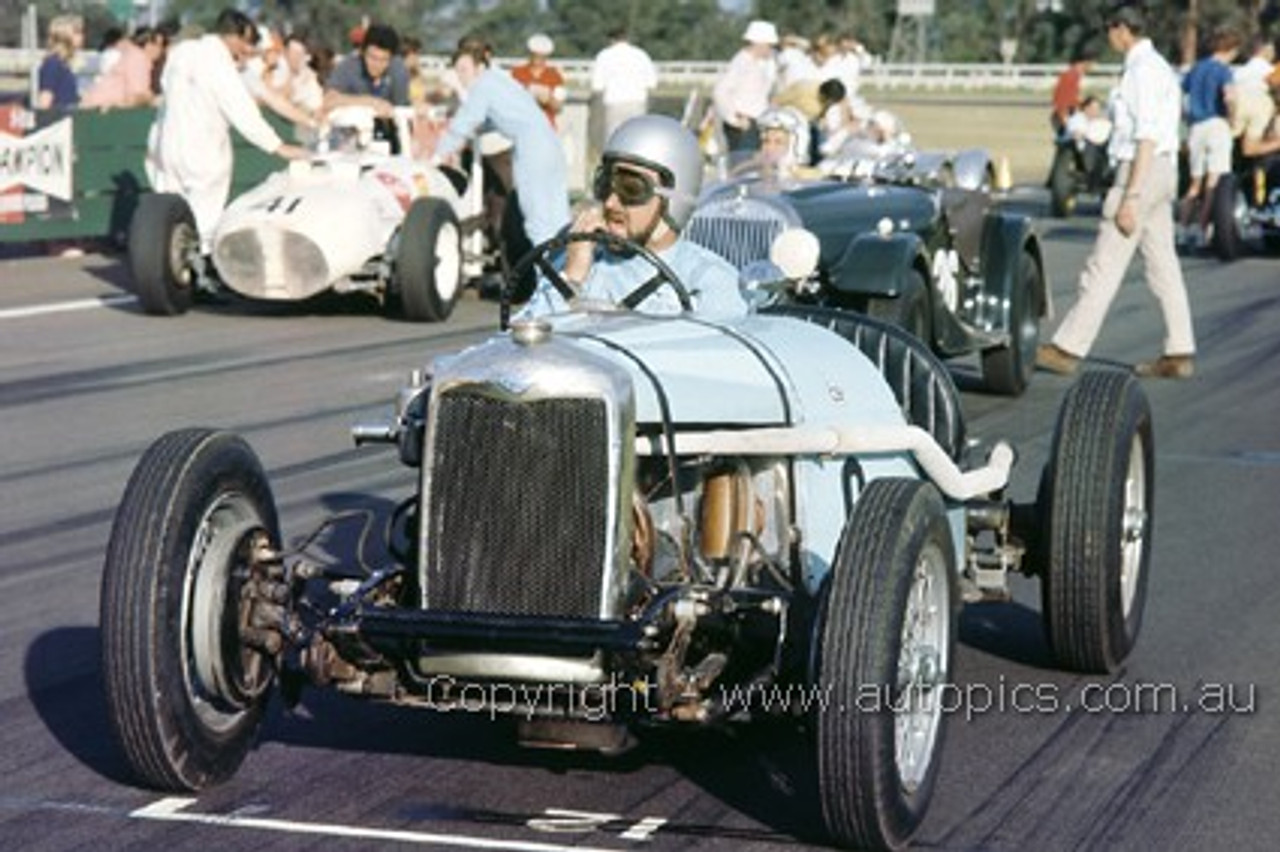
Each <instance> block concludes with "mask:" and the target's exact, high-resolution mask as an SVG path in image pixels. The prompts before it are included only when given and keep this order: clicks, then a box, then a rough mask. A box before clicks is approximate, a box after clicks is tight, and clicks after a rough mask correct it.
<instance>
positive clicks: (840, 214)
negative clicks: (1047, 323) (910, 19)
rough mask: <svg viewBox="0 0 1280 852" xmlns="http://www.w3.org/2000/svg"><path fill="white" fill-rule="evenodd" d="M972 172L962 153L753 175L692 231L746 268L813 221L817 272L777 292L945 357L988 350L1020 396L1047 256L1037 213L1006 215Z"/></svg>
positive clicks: (713, 201) (706, 196) (709, 194)
mask: <svg viewBox="0 0 1280 852" xmlns="http://www.w3.org/2000/svg"><path fill="white" fill-rule="evenodd" d="M969 171H974V164H973V163H972V162H965V161H964V160H963V159H962V158H961V157H957V158H955V159H954V160H950V159H948V160H939V161H929V160H927V159H926V157H923V156H922V157H920V158H919V159H915V158H913V157H908V158H903V159H902V160H900V161H899V162H897V163H890V164H881V166H880V167H878V168H876V169H874V170H871V171H870V174H868V175H861V176H859V178H858V179H857V180H842V179H839V178H835V177H824V178H819V179H816V180H812V179H810V180H803V179H792V178H782V179H779V178H777V177H776V176H770V175H768V174H763V173H755V174H750V175H748V176H746V177H742V178H738V179H735V180H729V181H725V182H721V183H718V184H715V185H712V186H710V187H708V188H707V190H705V191H704V193H703V196H702V198H701V200H700V202H699V206H698V209H697V211H696V212H695V213H694V216H693V219H692V221H691V222H690V224H689V231H688V234H689V236H690V238H691V239H693V240H694V241H695V242H698V243H700V244H702V245H704V246H707V247H708V248H711V249H713V250H715V251H717V252H719V253H720V254H721V255H723V256H724V257H725V258H727V259H728V260H729V261H730V262H732V263H733V264H734V265H736V266H737V267H738V268H739V269H742V270H744V271H747V270H749V267H751V265H752V264H753V263H757V262H760V261H764V260H766V259H767V258H769V251H770V247H771V246H772V244H773V240H774V238H775V237H776V236H777V235H778V234H779V233H781V232H782V231H784V230H787V229H789V228H797V227H800V228H804V229H806V230H808V231H810V232H812V233H813V234H814V235H816V236H817V238H818V242H819V246H820V254H819V259H818V266H817V270H816V272H815V273H814V274H813V275H812V276H811V278H810V279H808V280H806V281H804V282H800V283H799V285H798V286H795V287H792V288H790V289H789V290H788V291H787V292H786V293H783V294H775V296H776V297H777V298H781V300H783V301H794V302H800V303H810V304H819V305H825V306H828V307H835V308H841V309H849V310H854V311H859V312H862V313H866V314H870V315H872V316H875V317H878V318H880V319H885V320H888V321H890V322H892V323H894V324H895V325H899V326H901V327H903V328H905V329H907V330H908V331H911V332H912V333H914V334H915V335H916V336H917V337H919V338H921V339H922V340H925V341H927V342H928V343H929V346H930V347H931V348H932V349H933V351H934V352H935V353H937V354H938V355H940V356H942V357H944V358H951V357H955V356H960V355H966V354H969V353H973V352H977V353H980V356H981V364H982V380H983V384H984V385H985V386H986V387H987V388H988V389H989V390H992V391H994V392H997V393H1002V394H1008V395H1011V396H1016V395H1018V394H1021V393H1022V391H1023V390H1024V389H1025V388H1026V385H1027V382H1028V381H1029V380H1030V378H1031V374H1032V372H1033V370H1034V368H1035V363H1034V362H1035V351H1036V346H1037V345H1038V343H1039V338H1040V320H1041V318H1043V317H1044V316H1045V315H1046V314H1047V312H1048V308H1049V293H1048V290H1047V288H1046V286H1045V274H1044V258H1043V254H1042V252H1041V249H1040V241H1039V238H1038V237H1037V235H1036V233H1035V230H1034V228H1033V226H1032V223H1031V220H1030V219H1028V218H1027V217H1025V216H1022V215H1017V214H1014V213H1010V212H1008V211H1004V210H1001V209H1000V207H999V206H998V205H997V204H996V202H995V200H994V199H993V198H992V195H991V192H990V188H989V182H988V181H985V180H982V179H981V177H980V176H979V177H978V178H977V179H967V180H966V179H963V177H962V175H964V174H965V173H966V172H969ZM978 171H979V172H984V171H985V170H983V169H978ZM746 277H747V278H751V277H752V276H751V275H750V273H749V272H747V274H746Z"/></svg>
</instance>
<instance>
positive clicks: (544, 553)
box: [418, 338, 635, 619]
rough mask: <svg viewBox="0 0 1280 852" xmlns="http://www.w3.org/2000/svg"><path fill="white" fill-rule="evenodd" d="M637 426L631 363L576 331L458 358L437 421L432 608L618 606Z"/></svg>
mask: <svg viewBox="0 0 1280 852" xmlns="http://www.w3.org/2000/svg"><path fill="white" fill-rule="evenodd" d="M634 434H635V401H634V396H633V393H632V390H631V384H630V376H629V374H628V373H627V372H626V371H625V370H623V369H622V368H621V367H619V366H617V365H616V364H614V363H612V362H610V361H608V360H607V359H605V358H603V357H601V356H598V355H595V354H593V353H591V352H589V351H586V350H584V349H583V348H581V347H578V346H574V345H572V344H570V343H568V342H567V341H562V340H557V339H555V338H552V339H550V340H548V341H545V342H539V343H536V344H532V345H521V344H519V343H516V342H514V341H513V340H512V339H510V338H506V339H502V340H495V341H490V342H489V343H486V344H484V345H482V346H479V347H475V348H473V349H471V350H468V351H467V352H464V353H463V354H462V355H460V356H458V357H457V358H456V359H452V360H451V361H449V362H447V364H446V366H445V367H444V368H443V369H441V370H440V371H438V372H437V373H436V376H435V377H434V381H433V384H432V398H431V401H430V403H429V410H428V417H427V426H426V438H425V441H426V443H425V453H424V463H423V466H422V490H421V496H422V501H423V506H422V522H421V523H422V528H421V535H420V536H419V563H418V564H419V566H420V569H419V570H420V578H419V579H420V583H421V589H422V605H423V606H424V607H425V608H428V609H435V610H444V611H458V612H475V613H484V614H491V615H499V616H502V615H510V616H565V617H584V618H602V619H610V618H617V617H619V616H620V611H621V608H622V594H623V589H624V586H625V581H626V574H627V568H628V565H629V558H630V556H629V554H630V544H631V529H630V528H631V513H630V511H629V507H630V502H629V501H630V494H631V490H632V487H633V486H632V483H633V481H634V469H635V458H634V443H635V439H634ZM622 495H627V499H626V503H625V506H626V511H624V501H623V497H622Z"/></svg>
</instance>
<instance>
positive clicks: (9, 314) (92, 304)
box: [0, 295, 138, 320]
mask: <svg viewBox="0 0 1280 852" xmlns="http://www.w3.org/2000/svg"><path fill="white" fill-rule="evenodd" d="M136 301H138V297H137V296H130V295H121V296H99V297H98V298H96V299H76V300H75V301H71V302H48V303H46V304H43V305H28V306H27V307H25V308H7V309H5V310H2V311H0V320H6V319H23V318H26V317H38V316H42V315H44V314H60V313H64V312H66V311H86V310H89V309H91V308H106V307H109V306H111V305H127V304H130V303H131V302H136Z"/></svg>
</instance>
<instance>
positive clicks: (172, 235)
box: [129, 193, 200, 316]
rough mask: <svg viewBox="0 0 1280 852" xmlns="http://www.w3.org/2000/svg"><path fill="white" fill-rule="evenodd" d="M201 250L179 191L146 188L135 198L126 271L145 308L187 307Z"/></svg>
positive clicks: (170, 310)
mask: <svg viewBox="0 0 1280 852" xmlns="http://www.w3.org/2000/svg"><path fill="white" fill-rule="evenodd" d="M199 252H200V234H199V232H198V231H197V230H196V219H195V215H194V214H193V213H192V212H191V207H190V206H189V205H188V204H187V202H186V200H185V199H184V198H183V197H182V196H180V195H174V194H171V193H148V194H146V195H143V196H141V197H140V198H139V199H138V208H137V210H135V211H134V213H133V219H132V220H131V221H130V222H129V272H130V274H131V276H132V278H133V289H134V292H135V293H136V294H137V296H138V301H140V302H141V303H142V308H143V310H145V311H146V312H147V313H149V314H157V315H161V316H174V315H177V314H184V313H186V312H187V310H188V309H189V308H190V307H191V302H192V297H193V292H194V290H195V282H196V274H195V269H194V264H195V262H196V261H197V260H198V258H199Z"/></svg>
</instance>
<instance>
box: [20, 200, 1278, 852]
mask: <svg viewBox="0 0 1280 852" xmlns="http://www.w3.org/2000/svg"><path fill="white" fill-rule="evenodd" d="M1094 227H1095V220H1093V219H1091V218H1089V217H1079V218H1076V219H1072V220H1068V221H1065V222H1056V221H1048V220H1045V221H1041V222H1040V228H1041V232H1042V234H1043V236H1044V238H1045V244H1046V247H1047V255H1048V264H1049V271H1050V278H1051V283H1052V287H1053V291H1054V295H1055V299H1056V300H1057V301H1058V302H1059V304H1065V303H1066V302H1067V301H1069V300H1070V297H1071V292H1072V288H1073V286H1074V282H1075V277H1076V274H1077V272H1078V270H1079V268H1080V265H1081V263H1082V261H1083V258H1084V255H1085V252H1086V251H1087V249H1088V247H1089V244H1090V241H1091V239H1092V236H1093V229H1094ZM1184 270H1185V272H1186V274H1187V276H1188V281H1189V286H1190V290H1191V297H1192V303H1193V306H1194V311H1195V318H1196V326H1197V331H1198V334H1199V342H1200V346H1201V357H1200V359H1199V361H1198V364H1197V374H1196V376H1195V378H1194V379H1192V380H1190V381H1185V382H1167V381H1166V382H1159V381H1153V382H1151V383H1149V384H1148V385H1147V389H1148V391H1149V394H1150V398H1151V403H1152V406H1153V409H1154V418H1155V427H1156V443H1157V486H1156V501H1155V503H1156V508H1155V511H1156V518H1155V531H1154V553H1153V560H1152V568H1151V570H1152V574H1151V584H1150V589H1149V598H1148V605H1147V613H1146V623H1145V626H1144V630H1143V634H1142V636H1141V638H1140V640H1139V644H1138V647H1137V649H1136V651H1135V653H1134V654H1133V655H1132V657H1131V658H1130V659H1129V661H1128V664H1127V665H1126V667H1125V669H1124V670H1123V671H1122V672H1121V673H1120V674H1119V675H1118V676H1116V677H1114V678H1112V679H1106V678H1089V677H1080V676H1076V675H1072V674H1067V673H1064V672H1061V671H1058V670H1056V669H1055V668H1054V666H1053V663H1052V660H1051V659H1050V657H1049V654H1048V650H1047V647H1046V645H1045V642H1044V640H1043V638H1042V636H1041V632H1040V630H1041V628H1040V618H1039V603H1038V601H1039V590H1038V584H1037V582H1036V581H1034V580H1020V581H1019V582H1018V583H1017V586H1016V595H1015V600H1014V602H1012V603H1007V604H986V605H981V606H971V607H969V608H968V609H966V610H965V614H964V618H963V622H962V629H961V649H960V653H959V656H958V670H957V672H956V674H957V682H958V684H960V685H961V686H962V687H963V688H966V689H968V690H969V693H968V697H969V702H968V705H967V706H968V710H967V711H957V712H956V713H955V714H953V716H952V718H951V725H950V730H949V735H948V739H947V742H946V745H945V750H944V757H943V768H942V774H941V780H940V785H939V787H938V789H937V791H936V795H935V797H934V800H933V804H932V808H931V810H930V812H929V815H928V818H927V820H926V821H925V823H924V826H923V828H922V830H921V831H920V832H919V834H918V836H917V839H916V842H917V845H918V847H919V848H933V849H955V850H961V849H987V850H1029V849H1036V850H1056V849H1081V848H1098V849H1108V848H1120V849H1160V850H1179V849H1186V850H1192V849H1195V850H1200V849H1205V848H1210V849H1237V850H1245V849H1260V850H1261V849H1274V848H1276V847H1277V845H1278V844H1280V784H1277V781H1276V777H1277V770H1276V766H1277V763H1278V762H1280V714H1278V713H1277V709H1276V708H1277V703H1276V700H1277V695H1280V666H1278V665H1277V660H1280V630H1278V629H1277V626H1276V625H1277V623H1278V621H1280V618H1278V616H1280V583H1278V582H1277V577H1280V564H1278V562H1280V559H1278V557H1277V553H1278V552H1280V523H1277V522H1278V521H1280V508H1278V507H1280V265H1277V261H1276V260H1274V259H1267V258H1265V257H1257V256H1255V257H1249V258H1246V259H1243V260H1241V261H1239V262H1236V263H1233V264H1230V265H1222V264H1220V263H1218V262H1217V261H1216V260H1214V259H1212V258H1210V257H1207V256H1197V257H1187V258H1185V261H1184ZM495 317H496V306H495V305H494V304H493V303H491V302H484V301H480V300H477V299H475V298H473V297H471V296H468V297H467V299H466V300H465V301H463V302H462V303H461V305H460V307H459V309H458V311H457V312H456V314H455V316H454V318H453V319H451V320H450V321H449V322H448V323H446V324H443V325H437V326H418V325H411V324H407V323H403V322H397V321H391V320H388V319H386V318H384V317H383V316H381V315H380V314H379V313H378V311H377V310H376V309H375V308H373V307H372V306H371V305H370V304H368V303H367V302H365V301H363V300H361V299H359V298H342V299H327V300H321V301H319V302H315V303H308V304H305V305H289V306H271V305H261V304H256V305H255V304H243V303H237V304H229V305H220V306H208V307H200V308H198V309H196V310H195V311H193V312H192V313H190V314H188V315H186V316H184V317H180V318H173V319H162V318H155V317H149V316H145V315H143V314H142V313H141V311H140V310H139V308H138V306H137V304H136V303H135V302H134V301H132V299H131V297H130V296H129V294H128V292H127V286H126V275H125V272H124V268H123V266H122V264H121V259H120V258H119V257H111V256H102V255H90V256H88V257H86V258H84V259H80V260H71V259H62V258H48V257H39V256H27V257H19V258H10V259H7V260H4V261H2V262H0V848H4V849H23V850H28V849H31V850H72V849H94V850H101V849H116V848H164V849H167V850H184V849H191V850H206V849H213V848H216V849H253V850H260V849H312V848H323V849H369V848H388V849H390V848H401V847H405V848H408V847H412V846H418V847H421V846H427V847H429V848H469V849H477V848H480V849H487V848H514V849H527V850H551V849H559V848H565V847H578V848H587V847H590V848H602V849H613V850H629V849H646V850H648V849H655V850H656V849H684V848H696V849H716V850H764V849H782V848H793V847H795V846H797V845H799V846H803V845H807V844H813V845H820V844H821V837H820V836H818V835H817V834H816V833H815V832H816V828H815V826H816V824H817V822H816V820H815V818H814V816H813V813H812V811H811V810H810V809H809V808H808V807H807V806H806V800H807V796H806V794H805V789H806V788H805V781H804V778H803V773H799V772H797V771H796V767H797V766H798V765H800V764H799V763H798V761H796V760H795V759H794V758H795V754H794V749H793V748H791V747H790V746H788V744H787V743H788V740H787V737H786V736H785V735H784V733H783V732H780V731H778V730H776V729H770V728H760V729H748V730H744V731H738V732H733V733H727V734H726V733H715V732H701V733H698V734H696V735H681V736H677V735H669V736H660V737H656V738H654V739H652V740H650V741H647V742H646V743H645V745H644V746H643V747H642V748H641V749H639V750H637V751H634V752H632V753H631V754H630V755H628V756H626V757H623V758H621V759H614V760H607V759H600V758H591V757H575V756H568V755H562V754H547V753H545V752H528V751H523V750H520V749H518V748H517V747H515V746H514V745H512V743H511V731H510V729H509V727H508V726H506V725H504V724H502V723H496V724H495V723H492V722H490V721H489V720H488V719H487V718H485V717H482V716H478V715H474V714H472V715H468V714H466V713H462V712H454V713H449V714H431V713H426V712H422V711H414V710H408V709H403V708H393V707H388V706H381V705H374V704H369V703H364V702H360V701H357V700H354V699H346V698H341V697H338V696H334V695H329V694H326V693H322V692H318V691H311V692H308V693H306V694H305V696H304V700H303V702H302V704H301V706H300V707H299V708H298V709H297V710H296V711H294V712H293V713H291V714H286V713H284V712H283V711H282V710H281V709H280V708H279V706H275V707H274V708H273V712H272V713H271V715H270V718H269V722H268V724H267V726H266V728H265V730H264V733H263V737H262V740H261V742H260V744H259V745H258V747H257V748H256V750H255V751H253V752H252V753H251V754H250V756H249V758H248V760H247V761H246V763H245V764H244V766H243V768H242V769H241V771H240V773H239V774H238V775H237V776H236V778H235V779H234V780H233V781H231V782H230V783H228V784H226V785H224V786H222V787H219V788H217V789H214V790H211V791H208V792H205V793H202V794H200V795H198V796H194V797H190V798H189V799H177V798H171V797H167V796H165V795H164V794H159V793H156V792H154V791H148V790H144V789H139V788H138V787H136V786H133V785H131V784H130V782H129V780H128V778H127V775H126V772H125V767H124V764H123V761H122V758H121V756H120V754H119V753H118V751H117V749H116V747H115V746H114V744H113V743H112V740H111V738H110V736H109V734H108V727H107V720H106V711H105V705H104V701H103V698H102V687H101V678H100V665H99V652H98V644H99V632H98V584H99V577H100V574H101V568H102V560H103V553H104V550H105V548H106V542H107V537H108V533H109V528H110V524H111V519H112V515H113V512H114V509H115V506H116V504H117V502H118V500H119V498H120V495H121V492H122V490H123V488H124V484H125V481H126V479H127V477H128V475H129V472H130V470H131V469H132V466H133V464H134V462H135V461H136V459H137V458H138V457H139V455H140V454H141V453H142V451H143V449H144V448H145V447H146V446H147V444H148V443H150V442H151V441H152V440H153V439H154V438H156V437H157V436H159V435H160V434H162V433H163V432H165V431H167V430H170V429H176V428H180V427H185V426H192V425H214V426H221V427H225V428H230V429H234V430H236V431H238V432H241V433H243V434H244V435H246V436H247V438H248V439H249V440H250V442H251V443H252V444H253V446H254V447H255V448H256V450H257V451H258V453H259V455H260V456H261V457H262V459H263V461H264V464H265V466H266V468H267V470H268V473H269V475H270V477H271V480H272V483H273V487H274V489H275V493H276V499H277V501H278V503H279V505H280V508H281V514H282V520H283V525H284V530H285V535H286V538H289V539H294V540H296V539H297V538H299V537H301V536H303V535H305V534H306V533H307V532H308V531H309V530H310V529H311V528H312V527H313V526H314V525H315V524H316V523H317V522H318V521H319V520H320V519H321V518H322V517H323V516H324V515H326V514H327V513H329V512H332V511H334V510H342V509H345V508H349V507H353V506H366V505H367V506H372V507H374V508H375V509H378V510H379V511H383V512H385V511H386V509H387V507H388V506H389V505H391V504H392V503H393V502H394V501H396V500H398V499H400V498H401V497H403V496H406V495H407V494H408V493H410V491H411V489H412V485H413V478H412V474H411V472H410V471H408V470H406V469H404V468H402V467H400V466H399V464H398V463H397V462H395V460H394V459H393V457H392V454H391V453H390V452H388V451H387V450H384V449H378V448H363V449H356V448H354V447H353V446H352V445H351V442H350V440H349V437H348V429H349V427H350V425H351V424H352V423H353V422H355V421H357V420H361V419H366V418H368V417H370V416H374V415H377V414H379V413H380V412H382V411H383V410H385V408H386V407H387V405H388V403H389V401H390V400H391V399H392V398H393V396H394V394H395V392H396V390H397V389H398V388H399V386H400V383H401V380H402V378H403V376H404V375H405V374H406V373H407V371H408V370H409V369H410V368H411V367H414V366H417V365H421V364H422V363H424V361H425V360H427V359H429V358H430V357H432V356H433V355H435V354H438V353H441V352H445V351H449V350H452V349H455V348H457V347H459V346H460V345H463V344H466V343H468V342H470V341H474V340H476V339H479V337H480V336H482V335H483V334H484V333H486V332H487V331H488V330H490V329H491V328H492V327H493V325H494V322H495ZM1160 340H1161V325H1160V322H1159V318H1158V315H1157V312H1156V311H1155V310H1154V303H1153V302H1152V300H1151V298H1150V296H1149V294H1148V293H1147V292H1146V290H1145V288H1144V287H1143V286H1142V285H1141V279H1140V277H1139V275H1138V268H1137V267H1136V266H1135V268H1134V270H1132V271H1131V273H1130V276H1129V278H1128V279H1127V281H1126V285H1125V287H1124V288H1123V289H1122V291H1121V296H1120V298H1119V300H1118V301H1117V303H1116V305H1115V307H1114V309H1113V311H1112V313H1111V316H1110V318H1109V320H1108V322H1107V324H1106V326H1105V329H1104V332H1103V335H1102V338H1101V339H1100V340H1099V342H1098V346H1097V349H1096V351H1095V353H1094V354H1095V356H1096V357H1097V358H1099V359H1100V360H1108V361H1112V362H1118V363H1132V362H1134V361H1136V360H1139V359H1141V358H1145V357H1148V356H1151V355H1154V354H1156V353H1157V352H1158V350H1159V347H1160ZM956 369H957V372H958V374H959V375H960V378H961V381H962V383H964V381H965V379H966V377H969V378H971V377H972V375H973V367H972V365H968V364H964V363H961V364H959V365H957V368H956ZM1067 386H1068V380H1066V379H1063V378H1059V377H1056V376H1050V375H1046V374H1039V375H1037V376H1036V378H1035V381H1034V382H1033V384H1032V386H1031V388H1030V389H1029V390H1028V392H1027V393H1026V395H1025V396H1024V397H1022V398H1020V399H1017V400H1008V399H1001V398H995V397H990V396H985V395H983V394H981V393H977V392H970V391H966V392H965V394H964V396H965V405H966V408H967V411H968V414H969V424H970V432H971V433H974V434H976V435H979V436H986V437H993V438H994V437H1001V436H1003V437H1007V438H1010V439H1011V440H1012V441H1014V443H1015V445H1016V446H1017V447H1018V450H1019V453H1020V459H1019V465H1018V468H1017V473H1016V475H1015V480H1014V485H1013V491H1014V494H1015V496H1017V497H1022V498H1029V497H1030V496H1031V493H1032V491H1033V489H1034V484H1035V481H1036V477H1038V475H1039V470H1040V466H1041V465H1042V464H1043V462H1044V460H1045V455H1046V453H1047V450H1048V444H1049V436H1050V433H1051V430H1052V427H1053V421H1054V416H1055V413H1056V411H1057V406H1058V402H1059V399H1060V398H1061V396H1062V394H1063V392H1064V391H1065V389H1066V388H1067ZM344 536H345V541H346V545H343V544H342V542H343V541H344ZM344 536H338V537H337V539H336V541H337V542H338V544H335V545H333V547H334V548H335V549H337V548H339V547H342V546H350V547H354V540H355V536H356V531H355V530H349V531H347V532H346V533H345V534H344ZM1001 702H1003V708H1002V707H1001ZM984 705H988V706H986V707H985V709H984Z"/></svg>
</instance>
